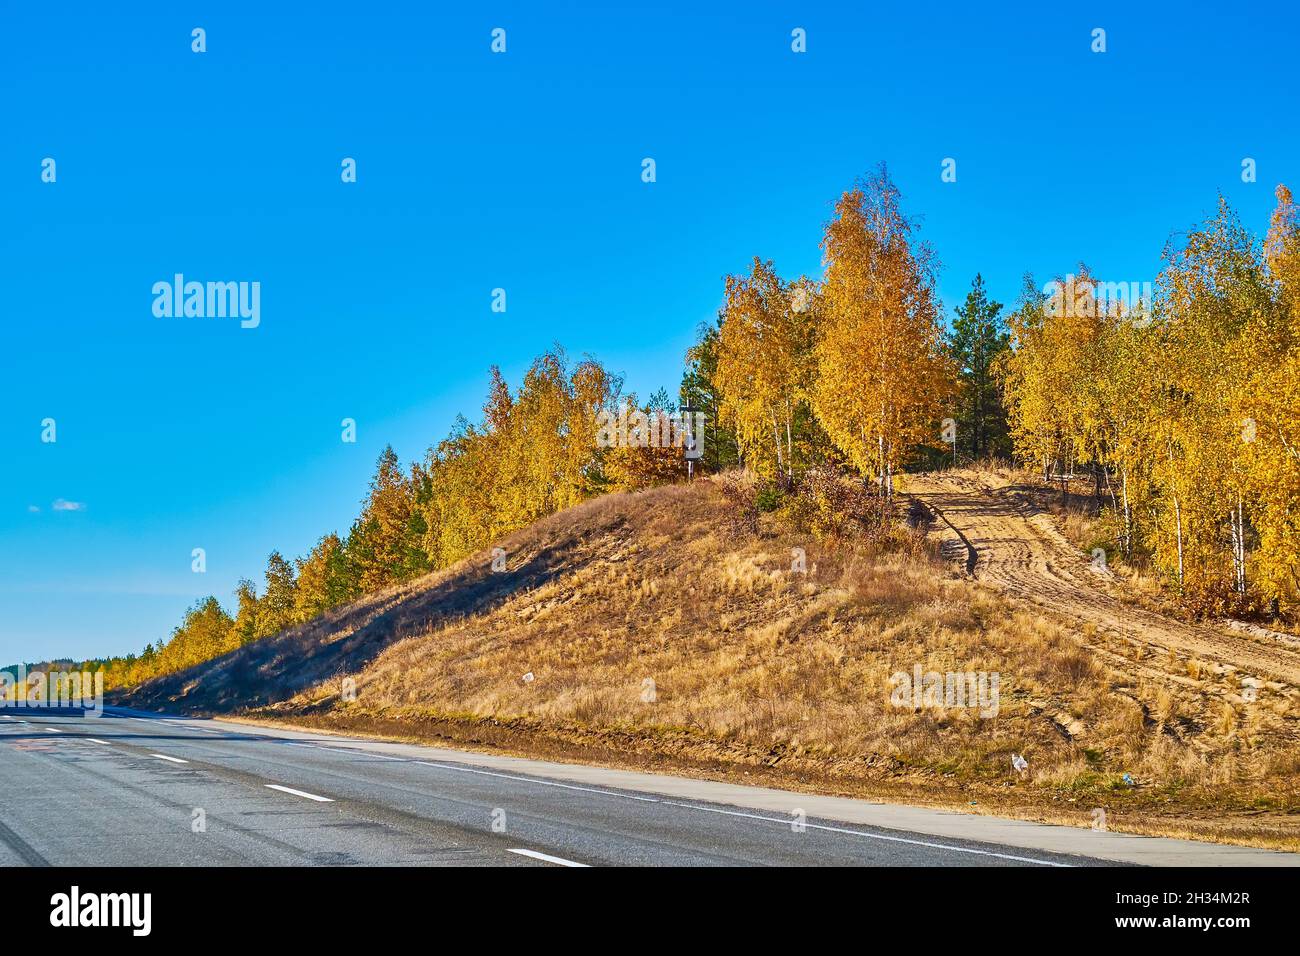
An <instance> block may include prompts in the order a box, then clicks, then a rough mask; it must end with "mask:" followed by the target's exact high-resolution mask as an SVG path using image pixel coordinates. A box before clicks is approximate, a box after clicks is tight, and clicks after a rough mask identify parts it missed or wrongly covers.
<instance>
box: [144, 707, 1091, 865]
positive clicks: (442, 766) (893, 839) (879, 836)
mask: <svg viewBox="0 0 1300 956" xmlns="http://www.w3.org/2000/svg"><path fill="white" fill-rule="evenodd" d="M134 719H135V720H142V719H145V718H140V717H136V718H134ZM264 739H275V738H264ZM294 743H295V744H298V745H299V746H304V745H305V746H315V747H317V748H318V749H320V750H332V751H335V752H340V751H348V752H351V753H353V754H358V755H364V756H368V757H376V756H385V757H387V755H380V754H375V753H370V752H368V751H365V750H362V749H360V748H357V747H348V746H347V745H346V744H344V743H343V742H342V741H340V743H339V744H338V745H334V746H328V745H324V746H322V745H319V744H316V745H312V744H303V743H300V742H298V741H294ZM387 759H389V760H398V761H402V762H409V763H414V764H419V765H420V766H424V767H435V768H437V769H439V770H458V771H460V772H461V773H474V774H481V775H482V776H485V777H500V778H501V779H503V780H518V781H520V782H523V783H532V784H537V785H539V786H544V787H558V788H560V789H562V790H580V791H582V792H584V793H597V794H600V795H601V796H605V797H621V798H623V799H624V800H638V801H641V802H644V803H664V804H668V805H670V806H675V807H684V808H686V809H688V810H703V811H706V812H709V813H722V814H726V815H728V816H733V817H744V818H746V819H750V820H762V821H764V822H768V823H780V824H782V825H785V826H788V825H789V823H790V820H789V819H786V818H783V817H766V816H762V815H761V814H756V813H742V812H739V811H736V810H723V809H720V808H718V807H706V806H701V805H699V804H694V803H679V802H677V801H675V800H661V799H659V798H657V797H642V796H637V795H636V794H631V793H626V792H622V793H620V792H619V791H617V790H604V789H600V788H598V787H581V786H577V785H575V784H571V783H559V782H557V781H554V780H542V779H539V778H537V777H526V776H523V775H519V774H512V773H499V772H496V771H492V770H481V769H479V768H477V767H466V766H460V765H457V764H447V763H434V762H433V761H428V760H409V761H408V760H406V758H402V757H387ZM267 786H268V787H270V788H271V789H272V790H283V791H284V792H285V793H292V794H294V795H295V796H299V797H306V798H307V799H308V800H317V801H319V802H321V803H333V802H334V801H333V800H331V799H330V798H329V797H318V796H315V795H313V794H310V793H303V792H302V791H301V790H293V789H291V788H289V787H281V786H277V785H276V784H269V783H268V784H267ZM804 826H807V827H812V828H813V829H816V830H823V831H826V832H829V833H843V834H847V835H849V836H859V837H865V838H867V839H869V840H884V841H886V842H890V843H907V844H911V845H912V846H924V847H929V848H931V849H936V850H950V851H952V852H954V853H970V854H974V855H976V856H989V857H995V858H997V859H1001V860H1013V861H1015V862H1017V863H1034V864H1037V865H1038V866H1054V867H1069V866H1070V864H1069V863H1057V862H1055V861H1051V860H1039V859H1035V858H1034V857H1028V856H1016V855H1014V854H1010V853H995V852H994V851H992V850H977V849H975V848H973V847H964V846H955V845H953V844H950V843H935V842H931V841H928V840H916V839H911V838H909V837H901V836H887V835H885V834H883V833H868V832H865V831H863V830H851V829H848V828H847V827H831V826H825V825H824V824H819V823H805V824H804ZM510 852H511V853H519V854H521V855H523V856H530V857H536V858H537V859H545V860H548V861H550V862H555V863H560V864H562V865H565V866H585V865H586V864H583V863H572V862H570V861H567V860H560V859H559V858H558V857H547V856H545V855H544V854H540V853H536V852H534V851H532V850H513V849H512V850H511V851H510Z"/></svg>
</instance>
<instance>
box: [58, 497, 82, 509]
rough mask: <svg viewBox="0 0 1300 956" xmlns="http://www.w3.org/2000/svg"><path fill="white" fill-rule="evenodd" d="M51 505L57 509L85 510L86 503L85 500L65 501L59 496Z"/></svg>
mask: <svg viewBox="0 0 1300 956" xmlns="http://www.w3.org/2000/svg"><path fill="white" fill-rule="evenodd" d="M50 507H51V508H53V509H54V510H55V511H85V510H86V503H85V502H84V501H65V500H64V499H62V498H58V499H56V500H55V502H54V504H52V505H50Z"/></svg>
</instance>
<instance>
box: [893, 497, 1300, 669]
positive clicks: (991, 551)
mask: <svg viewBox="0 0 1300 956" xmlns="http://www.w3.org/2000/svg"><path fill="white" fill-rule="evenodd" d="M907 479H908V480H907V483H906V484H905V485H904V486H903V490H904V491H905V492H907V493H909V494H912V495H914V496H915V497H916V498H918V499H920V500H921V501H923V502H925V503H926V504H927V505H928V506H930V508H932V509H933V510H934V511H935V512H936V513H937V515H938V516H939V522H938V527H937V529H936V532H937V533H938V534H939V535H940V536H941V537H943V538H945V539H946V540H947V542H948V543H949V545H950V548H951V550H952V553H953V556H954V557H955V558H957V559H958V560H960V561H962V562H963V564H964V566H965V568H966V570H967V572H968V573H970V574H972V575H973V576H974V577H975V579H976V580H978V581H983V582H985V583H987V584H989V585H991V586H993V587H996V588H998V589H1000V590H1002V591H1004V592H1006V593H1007V594H1009V595H1011V596H1012V597H1014V598H1016V599H1019V600H1021V601H1024V602H1026V603H1029V604H1032V605H1036V606H1037V607H1039V608H1041V609H1042V610H1043V611H1044V612H1046V613H1048V614H1051V615H1053V616H1056V617H1057V618H1061V619H1064V621H1065V622H1066V623H1068V624H1072V625H1073V626H1074V627H1076V628H1078V629H1079V630H1081V631H1083V632H1084V633H1086V634H1089V635H1090V636H1091V635H1093V634H1094V633H1095V635H1096V636H1097V637H1098V638H1101V639H1102V640H1103V641H1104V643H1106V644H1108V645H1111V646H1112V647H1114V646H1116V645H1117V643H1122V642H1128V643H1129V644H1141V645H1147V646H1149V647H1150V648H1152V649H1156V650H1163V651H1165V652H1170V651H1172V652H1175V653H1177V654H1178V655H1180V656H1185V657H1187V658H1189V659H1196V660H1199V661H1203V662H1206V663H1207V664H1209V665H1210V666H1211V668H1212V669H1213V670H1215V671H1216V672H1218V673H1220V674H1229V675H1231V674H1233V671H1234V669H1235V672H1236V673H1235V677H1236V678H1237V680H1238V681H1239V682H1240V684H1241V686H1242V687H1243V689H1244V688H1249V687H1252V686H1254V685H1255V683H1256V682H1260V683H1264V682H1268V681H1273V682H1281V683H1284V684H1286V685H1289V686H1288V688H1287V689H1288V690H1289V689H1291V688H1295V687H1300V639H1297V638H1295V637H1293V636H1291V635H1287V634H1279V633H1277V632H1273V631H1268V630H1266V629H1264V628H1257V627H1250V626H1247V625H1243V624H1239V623H1236V622H1222V623H1221V624H1214V625H1198V624H1190V623H1185V622H1182V621H1179V620H1176V619H1174V618H1170V617H1167V616H1165V615H1162V614H1159V613H1156V612H1154V611H1150V610H1147V609H1145V608H1142V607H1140V606H1137V604H1136V603H1134V602H1133V601H1132V599H1131V596H1126V595H1125V593H1124V587H1123V585H1122V583H1121V582H1119V581H1117V580H1116V579H1115V578H1114V576H1113V575H1112V574H1111V573H1110V572H1109V571H1107V570H1105V569H1104V568H1098V567H1095V566H1094V564H1093V562H1092V561H1091V560H1089V557H1088V556H1087V555H1085V554H1084V553H1083V552H1082V551H1080V550H1079V549H1077V548H1075V547H1074V546H1072V545H1071V544H1070V543H1069V542H1068V541H1067V540H1066V539H1065V538H1064V536H1063V535H1062V534H1061V532H1060V531H1059V530H1058V528H1057V527H1056V524H1055V523H1054V520H1053V518H1052V516H1051V515H1048V514H1045V513H1043V512H1041V511H1040V510H1038V509H1037V508H1036V507H1035V506H1034V505H1033V503H1032V501H1030V499H1029V498H1027V497H1026V496H1025V495H1023V494H1021V493H1020V492H1018V491H1017V490H1016V488H1015V486H1013V485H1002V486H999V481H998V479H996V478H995V477H993V476H987V475H983V474H980V473H977V472H968V471H957V472H950V473H943V472H936V473H930V474H924V475H909V476H907ZM1094 629H1095V632H1094ZM1274 689H1275V690H1279V689H1281V688H1277V687H1275V688H1274Z"/></svg>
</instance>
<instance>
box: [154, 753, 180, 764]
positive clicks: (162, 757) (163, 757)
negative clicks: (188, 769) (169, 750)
mask: <svg viewBox="0 0 1300 956" xmlns="http://www.w3.org/2000/svg"><path fill="white" fill-rule="evenodd" d="M149 756H150V757H157V758H158V759H159V760H170V761H171V762H172V763H189V761H188V760H182V759H181V758H180V757H169V756H167V755H166V754H150V755H149Z"/></svg>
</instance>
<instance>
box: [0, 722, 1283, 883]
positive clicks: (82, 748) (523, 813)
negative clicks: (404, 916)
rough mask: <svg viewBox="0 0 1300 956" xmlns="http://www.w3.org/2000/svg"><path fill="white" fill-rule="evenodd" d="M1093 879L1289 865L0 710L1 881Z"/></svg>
mask: <svg viewBox="0 0 1300 956" xmlns="http://www.w3.org/2000/svg"><path fill="white" fill-rule="evenodd" d="M1107 863H1112V864H1114V863H1130V864H1132V863H1149V864H1156V865H1159V864H1173V863H1185V864H1226V865H1237V864H1240V865H1295V864H1297V863H1300V856H1297V855H1293V854H1283V853H1270V852H1266V851H1260V850H1250V849H1245V848H1238V847H1222V846H1215V845H1211V844H1200V843H1194V842H1190V841H1179V840H1166V839H1153V838H1145V837H1134V836H1128V835H1123V834H1116V833H1109V832H1100V831H1093V830H1090V829H1088V828H1086V827H1079V828H1072V827H1056V826H1043V825H1038V824H1030V823H1023V822H1018V821H1012V820H1002V819H999V818H993V817H982V816H968V815H964V814H953V813H943V812H940V811H934V810H923V809H918V808H911V807H897V806H890V805H882V804H873V803H869V802H867V801H862V800H849V799H845V798H838V797H817V796H811V795H807V794H797V793H787V792H783V791H779V790H769V789H765V788H758V787H752V788H751V787H744V786H738V785H733V784H725V783H716V782H710V781H701V780H694V779H689V778H683V777H674V776H669V775H660V774H644V773H634V772H630V771H618V770H609V769H603V768H599V767H585V766H578V765H568V764H552V763H543V762H540V761H533V760H525V759H522V758H512V757H500V756H495V755H484V754H473V753H464V752H460V751H452V750H445V749H441V748H433V747H423V746H417V745H413V744H399V743H387V742H380V741H370V740H362V739H357V738H348V737H341V736H333V735H325V734H315V733H309V732H305V731H296V730H284V729H279V728H264V727H254V726H251V725H247V724H243V723H235V722H229V721H216V720H205V719H200V718H189V717H184V718H181V717H161V716H158V715H141V714H139V713H138V712H131V711H115V710H111V709H110V711H109V713H107V714H105V715H104V716H103V717H100V718H97V719H95V718H87V717H81V716H73V715H59V714H56V713H53V712H50V711H43V710H39V709H26V710H22V711H16V710H10V709H6V710H3V711H0V865H24V864H25V865H33V866H40V865H62V866H101V865H123V866H158V865H186V866H191V865H208V866H246V865H265V866H271V865H292V866H303V865H307V866H311V865H327V866H328V865H414V866H440V865H451V866H636V865H655V866H671V865H705V866H708V865H741V866H748V865H792V866H851V865H867V866H1036V867H1043V868H1051V867H1058V866H1089V865H1105V864H1107Z"/></svg>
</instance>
